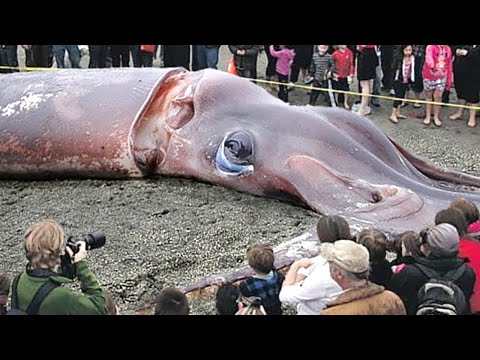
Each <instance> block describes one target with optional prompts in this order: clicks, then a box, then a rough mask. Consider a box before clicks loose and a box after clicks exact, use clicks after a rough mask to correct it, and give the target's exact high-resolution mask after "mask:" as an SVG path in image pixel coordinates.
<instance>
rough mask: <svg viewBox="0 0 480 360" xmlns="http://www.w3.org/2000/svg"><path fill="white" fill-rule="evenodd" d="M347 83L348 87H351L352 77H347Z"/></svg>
mask: <svg viewBox="0 0 480 360" xmlns="http://www.w3.org/2000/svg"><path fill="white" fill-rule="evenodd" d="M347 82H348V85H351V84H352V82H353V77H352V76H347Z"/></svg>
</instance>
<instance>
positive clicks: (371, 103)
mask: <svg viewBox="0 0 480 360" xmlns="http://www.w3.org/2000/svg"><path fill="white" fill-rule="evenodd" d="M370 105H372V106H375V107H379V106H380V101H379V100H378V99H377V98H372V99H371V100H370Z"/></svg>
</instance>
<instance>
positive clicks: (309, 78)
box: [303, 76, 313, 85]
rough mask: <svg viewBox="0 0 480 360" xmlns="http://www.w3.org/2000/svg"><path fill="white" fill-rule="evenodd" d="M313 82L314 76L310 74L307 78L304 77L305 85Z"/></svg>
mask: <svg viewBox="0 0 480 360" xmlns="http://www.w3.org/2000/svg"><path fill="white" fill-rule="evenodd" d="M312 82H313V77H311V76H308V77H306V78H305V79H303V83H304V84H305V85H307V84H310V83H312Z"/></svg>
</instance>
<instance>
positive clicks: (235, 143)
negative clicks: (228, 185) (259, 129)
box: [215, 131, 254, 175]
mask: <svg viewBox="0 0 480 360" xmlns="http://www.w3.org/2000/svg"><path fill="white" fill-rule="evenodd" d="M253 144H254V142H253V137H252V136H251V135H250V134H249V133H246V132H242V131H238V132H234V133H231V134H228V135H227V136H225V137H224V139H223V140H222V142H221V143H220V146H219V147H218V149H217V155H216V157H215V161H216V166H217V170H218V171H220V172H221V173H224V174H227V175H245V174H249V173H252V172H253V170H254V168H253V163H254V149H253Z"/></svg>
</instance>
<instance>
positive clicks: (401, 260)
mask: <svg viewBox="0 0 480 360" xmlns="http://www.w3.org/2000/svg"><path fill="white" fill-rule="evenodd" d="M432 220H433V219H432ZM434 223H435V226H434V227H432V228H430V229H424V230H423V231H421V232H420V233H416V232H414V231H407V232H404V233H401V234H399V235H398V236H397V237H396V238H395V239H390V240H389V239H387V236H386V235H385V234H384V233H383V232H382V231H381V230H379V229H373V228H372V229H364V230H362V231H360V233H358V234H357V235H356V236H354V235H353V234H352V232H351V229H350V226H349V224H348V222H347V220H346V219H345V218H343V217H341V216H338V215H329V216H322V217H320V219H319V220H318V222H317V238H318V253H319V255H318V256H316V257H314V258H304V259H299V260H297V261H295V262H293V263H292V264H291V265H290V266H289V268H288V271H286V273H284V272H283V271H279V270H277V269H276V268H275V266H274V262H275V254H274V252H273V249H272V248H271V247H270V246H268V245H265V244H253V245H250V246H249V247H248V248H247V251H246V259H247V262H248V265H249V266H250V267H251V269H252V270H253V274H254V275H253V276H252V277H250V278H248V279H246V280H244V281H242V282H240V283H239V284H224V285H222V286H220V287H219V288H218V290H217V292H216V302H215V307H216V313H217V314H218V315H282V314H283V312H284V306H283V304H294V305H296V312H297V314H298V315H340V314H341V315H425V314H427V315H444V314H445V315H470V314H480V282H479V281H477V279H478V274H479V272H480V240H479V239H480V213H479V210H478V208H477V206H476V205H475V204H474V203H472V202H470V201H468V200H466V199H464V198H458V199H455V200H454V201H452V203H451V204H450V207H449V208H447V209H444V210H442V211H439V212H438V213H437V214H436V216H435V219H434ZM24 238H25V240H24V248H25V254H26V258H27V266H26V269H25V271H23V272H21V273H19V274H18V275H16V276H15V277H14V278H13V280H12V281H11V279H10V278H9V277H8V276H7V275H6V274H4V273H0V314H2V315H5V314H12V315H18V314H22V315H26V314H29V315H35V314H37V315H118V314H120V311H119V308H118V306H117V305H116V303H115V299H114V297H113V296H112V294H111V293H109V292H108V291H106V290H105V289H102V287H101V286H100V284H99V282H98V280H97V278H96V276H95V275H94V273H93V272H92V271H91V270H90V268H89V266H88V264H87V262H86V258H87V254H88V253H87V250H86V243H85V241H83V240H79V241H78V248H76V249H74V248H72V247H71V245H69V243H68V242H67V244H65V240H64V238H65V234H64V230H63V228H62V227H61V226H60V225H59V224H58V223H57V222H56V221H54V220H43V221H40V222H38V223H35V224H33V225H32V226H31V227H29V228H28V229H27V231H26V233H25V237H24ZM387 253H391V254H395V255H396V257H395V259H393V260H392V261H388V260H387ZM77 280H78V281H79V282H80V289H81V291H77V290H73V289H71V288H70V287H69V286H68V285H69V284H71V283H73V282H75V281H77ZM9 296H10V306H8V303H9V302H8V299H9ZM190 306H191V305H190V303H189V299H188V298H187V296H186V294H184V293H183V292H182V291H181V290H179V289H177V288H172V287H168V288H164V289H163V290H162V291H161V292H160V293H159V295H158V297H157V301H156V305H155V310H154V313H155V315H188V314H189V313H190Z"/></svg>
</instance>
